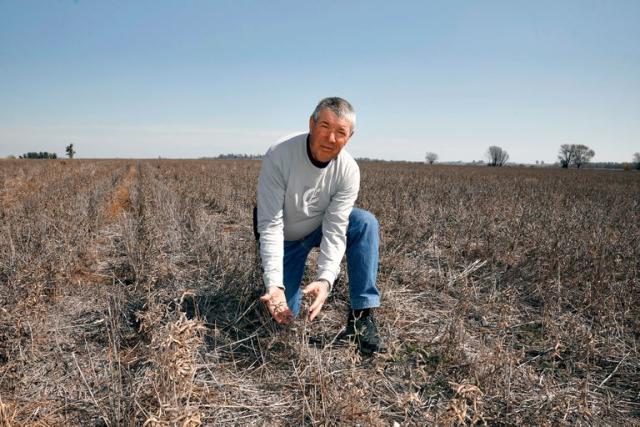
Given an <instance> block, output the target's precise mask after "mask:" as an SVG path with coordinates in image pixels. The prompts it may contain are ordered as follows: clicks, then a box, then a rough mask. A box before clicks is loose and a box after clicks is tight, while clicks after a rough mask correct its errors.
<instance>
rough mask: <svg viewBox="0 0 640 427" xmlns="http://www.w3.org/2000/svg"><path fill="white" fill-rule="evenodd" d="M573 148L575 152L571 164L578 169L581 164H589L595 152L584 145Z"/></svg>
mask: <svg viewBox="0 0 640 427" xmlns="http://www.w3.org/2000/svg"><path fill="white" fill-rule="evenodd" d="M574 147H575V150H574V153H573V164H575V165H576V166H577V168H578V169H580V167H581V166H582V165H583V164H585V163H589V161H590V160H591V159H592V158H593V156H595V155H596V152H595V151H593V150H592V149H590V148H589V147H587V146H586V145H582V144H578V145H575V146H574Z"/></svg>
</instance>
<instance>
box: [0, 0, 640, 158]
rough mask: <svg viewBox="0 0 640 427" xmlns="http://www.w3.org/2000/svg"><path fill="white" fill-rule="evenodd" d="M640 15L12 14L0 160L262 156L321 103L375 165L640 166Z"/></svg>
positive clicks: (133, 4)
mask: <svg viewBox="0 0 640 427" xmlns="http://www.w3.org/2000/svg"><path fill="white" fill-rule="evenodd" d="M639 22H640V1H589V0H583V1H561V0H554V1H441V2H440V1H439V2H432V1H416V2H378V1H366V2H365V1H362V2H361V1H348V2H338V1H324V2H300V1H269V2H266V1H262V2H258V1H241V0H235V1H178V0H174V1H166V0H153V1H142V0H140V1H97V0H94V1H83V0H77V1H68V0H58V1H53V0H51V1H46V0H38V1H31V0H15V1H8V0H0V156H6V155H10V154H16V155H17V154H21V153H23V152H27V151H56V152H58V153H59V154H62V153H64V146H65V145H66V144H68V143H70V142H73V143H74V144H75V146H76V150H77V152H78V157H151V158H153V157H158V156H162V157H201V156H213V155H217V154H220V153H230V152H241V153H262V152H264V151H266V149H267V148H268V147H269V146H270V145H271V144H273V143H274V142H275V141H277V140H278V139H280V137H282V136H284V135H287V134H290V133H292V132H296V131H304V130H305V129H306V128H307V126H308V124H307V123H308V117H309V114H310V113H311V111H312V110H313V108H314V107H315V104H316V103H317V102H318V101H319V100H320V99H321V98H323V97H325V96H342V97H344V98H346V99H348V100H349V101H351V103H352V104H353V105H354V107H355V108H356V111H357V114H358V123H357V130H356V134H355V135H354V137H353V138H352V139H351V141H350V142H349V145H348V146H347V149H348V150H349V151H350V152H351V153H352V154H353V155H355V156H358V157H374V158H384V159H390V160H422V159H423V158H424V154H425V152H426V151H434V152H436V153H438V154H439V156H440V159H441V160H443V161H455V160H463V161H471V160H474V159H475V160H479V159H482V158H483V156H484V152H485V151H486V149H487V147H488V146H489V145H499V146H501V147H503V148H504V149H506V150H507V151H508V152H509V153H510V155H511V159H512V160H513V161H515V162H526V163H533V162H535V160H544V161H545V162H547V163H550V162H553V161H555V160H556V154H557V151H558V147H559V146H560V144H567V143H576V144H579V143H581V144H586V145H588V146H590V147H591V148H593V149H594V150H595V152H596V157H595V159H594V160H597V161H630V160H631V156H632V154H633V153H634V152H636V151H640V24H638V23H639Z"/></svg>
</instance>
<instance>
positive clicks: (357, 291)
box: [257, 98, 384, 354]
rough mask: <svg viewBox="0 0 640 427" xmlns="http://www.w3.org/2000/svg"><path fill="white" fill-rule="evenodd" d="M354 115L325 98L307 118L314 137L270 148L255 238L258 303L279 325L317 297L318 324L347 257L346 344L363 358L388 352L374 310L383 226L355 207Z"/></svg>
mask: <svg viewBox="0 0 640 427" xmlns="http://www.w3.org/2000/svg"><path fill="white" fill-rule="evenodd" d="M355 122H356V115H355V111H354V110H353V107H352V106H351V104H349V102H347V101H346V100H344V99H342V98H325V99H323V100H322V101H320V103H319V104H318V105H317V106H316V108H315V110H314V112H313V114H312V115H311V117H310V118H309V133H304V134H301V135H297V136H294V137H292V138H290V139H287V140H285V141H283V142H281V143H279V144H277V145H274V146H273V147H271V148H270V149H269V151H268V152H267V154H266V155H265V157H264V160H263V162H262V169H261V171H260V178H259V181H258V208H257V232H258V234H259V241H260V257H261V259H262V267H263V271H264V283H265V286H266V292H265V294H264V295H263V296H262V297H261V298H260V299H261V300H262V302H264V303H265V304H266V306H267V308H268V309H269V312H270V313H271V315H272V316H273V318H274V319H275V320H276V321H277V322H278V323H281V324H286V323H288V322H290V321H291V320H292V318H293V317H296V316H297V315H298V313H299V311H300V304H301V300H302V295H303V294H304V295H311V296H312V298H313V303H312V304H311V306H310V307H309V320H313V319H314V318H315V317H316V316H317V315H318V313H320V310H322V307H323V305H324V303H325V301H326V299H327V296H328V295H329V293H330V292H331V288H332V286H333V283H334V281H335V280H336V277H337V276H338V273H339V271H340V261H341V259H342V257H343V255H344V254H345V251H346V254H347V266H348V273H349V294H350V304H351V309H350V311H349V313H348V320H347V327H346V330H345V331H344V333H343V334H342V336H343V337H345V338H349V339H353V340H354V341H355V342H356V343H357V344H358V347H359V349H360V351H361V352H362V353H364V354H371V353H374V352H381V351H384V346H383V344H382V341H381V339H380V336H379V332H378V327H377V325H376V322H375V320H374V317H373V310H372V309H373V308H375V307H379V306H380V292H379V291H378V288H377V287H376V276H377V271H378V221H377V220H376V218H375V217H374V216H373V215H372V214H371V213H370V212H367V211H365V210H362V209H358V208H354V206H353V205H354V203H355V201H356V199H357V197H358V190H359V188H360V170H359V168H358V165H357V163H356V162H355V160H354V159H353V158H352V157H351V155H349V153H347V152H346V151H345V150H344V149H343V148H344V147H345V145H347V142H348V141H349V138H351V136H352V135H353V132H354V128H355ZM314 247H319V248H320V254H319V257H318V271H317V274H316V275H315V280H313V281H312V282H311V283H309V284H307V285H306V286H305V287H304V288H303V289H301V287H300V284H301V281H302V277H303V274H304V269H305V263H306V260H307V256H308V254H309V252H310V251H311V249H312V248H314Z"/></svg>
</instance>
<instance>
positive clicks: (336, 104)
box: [311, 96, 356, 133]
mask: <svg viewBox="0 0 640 427" xmlns="http://www.w3.org/2000/svg"><path fill="white" fill-rule="evenodd" d="M325 108H328V109H329V110H331V111H333V112H334V113H335V115H336V116H338V117H339V118H341V119H346V120H348V121H349V123H351V133H353V132H354V131H355V129H356V112H355V110H354V109H353V106H352V105H351V104H349V101H347V100H346V99H342V98H338V97H337V96H334V97H330V98H325V99H323V100H322V101H320V102H318V105H317V106H316V109H315V110H313V114H312V115H311V116H312V117H313V121H314V122H317V121H318V116H319V115H320V111H322V110H324V109H325Z"/></svg>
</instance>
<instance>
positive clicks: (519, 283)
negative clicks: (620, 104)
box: [0, 160, 640, 426]
mask: <svg viewBox="0 0 640 427" xmlns="http://www.w3.org/2000/svg"><path fill="white" fill-rule="evenodd" d="M259 168H260V162H259V161H234V160H225V161H221V160H139V161H136V160H72V161H69V160H2V161H0V207H1V210H0V236H1V237H0V425H3V426H4V425H6V426H23V425H40V426H58V425H64V426H75V425H77V426H87V425H106V426H117V425H147V426H171V425H180V426H197V425H225V424H227V425H252V424H255V425H363V426H368V425H385V426H388V425H394V423H396V422H397V423H398V424H400V425H429V424H438V425H456V424H468V425H471V424H485V423H486V424H489V425H495V424H525V425H541V424H549V425H576V424H577V425H580V424H582V425H593V424H596V425H603V424H605V425H640V349H639V348H638V346H639V341H640V309H639V307H640V174H639V173H637V172H611V171H594V170H560V169H538V168H510V167H509V168H487V167H471V166H466V167H456V166H440V165H435V166H427V165H410V164H400V163H364V164H361V175H362V182H361V192H360V197H359V199H358V202H357V206H359V207H362V208H364V209H368V210H370V211H371V212H373V213H374V214H375V215H376V216H377V217H378V219H379V221H380V226H381V253H380V256H381V258H380V270H379V287H380V288H381V291H382V298H383V307H382V308H380V309H379V310H377V312H376V317H377V319H378V321H379V324H380V325H381V330H382V333H383V336H384V337H385V338H386V343H387V346H388V347H389V352H388V353H387V354H383V355H377V356H375V357H370V358H362V357H361V356H359V355H358V354H357V353H356V352H355V351H354V348H353V347H350V346H347V345H338V344H337V343H336V342H335V341H334V338H335V337H336V335H337V334H338V333H339V332H340V329H341V328H342V327H343V326H344V323H345V321H346V313H347V308H348V298H347V295H348V292H347V282H348V277H346V275H345V273H344V270H345V269H344V268H343V273H341V276H340V278H339V282H338V283H337V284H336V286H335V288H334V289H335V290H334V292H333V294H332V295H331V296H330V298H329V301H328V302H327V304H326V305H325V308H324V310H323V311H322V313H321V314H320V316H319V319H317V320H316V321H314V322H311V323H309V322H306V321H305V320H304V319H303V318H301V319H298V320H296V321H295V322H294V324H293V325H292V326H288V327H282V326H279V325H276V324H275V322H273V321H272V320H271V319H270V317H269V316H268V314H267V312H266V311H265V309H264V308H263V307H262V306H261V304H260V303H259V302H258V301H257V299H258V297H259V296H260V295H261V293H262V290H263V287H262V283H261V272H260V265H259V261H258V259H257V251H256V244H255V242H254V238H253V233H252V227H251V215H252V208H253V205H254V200H255V191H256V184H257V178H258V173H259ZM311 258H313V257H311ZM309 264H310V265H312V264H313V259H310V263H309Z"/></svg>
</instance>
